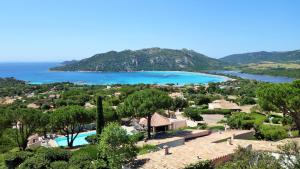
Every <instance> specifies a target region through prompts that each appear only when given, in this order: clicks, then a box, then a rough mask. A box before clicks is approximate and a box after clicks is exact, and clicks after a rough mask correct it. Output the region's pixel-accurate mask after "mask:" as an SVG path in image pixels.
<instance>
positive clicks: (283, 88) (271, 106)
mask: <svg viewBox="0 0 300 169" xmlns="http://www.w3.org/2000/svg"><path fill="white" fill-rule="evenodd" d="M257 95H258V98H259V102H258V103H259V105H260V106H261V107H262V108H263V109H264V110H266V111H276V112H281V113H283V115H284V116H290V117H291V118H292V119H293V122H294V123H295V126H296V128H297V129H298V130H300V118H299V117H300V116H299V113H300V106H299V105H300V81H294V82H293V83H284V84H264V85H262V86H261V87H260V88H259V89H258V90H257Z"/></svg>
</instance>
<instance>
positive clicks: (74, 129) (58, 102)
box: [0, 79, 300, 169]
mask: <svg viewBox="0 0 300 169" xmlns="http://www.w3.org/2000/svg"><path fill="white" fill-rule="evenodd" d="M0 83H1V80H0ZM299 86H300V85H299V81H295V82H294V83H291V84H267V83H261V82H256V81H250V80H243V79H237V80H235V81H227V82H222V83H210V84H209V85H208V86H207V87H205V86H203V85H186V86H174V85H166V86H157V85H144V84H139V85H112V86H110V87H106V86H100V85H95V86H93V85H91V86H87V85H74V84H70V83H56V84H47V85H30V84H26V83H23V82H22V81H17V80H15V79H4V80H3V79H2V86H1V85H0V90H1V91H2V90H3V91H4V90H5V89H8V90H7V91H10V92H7V93H5V94H3V95H1V94H2V93H1V94H0V99H4V100H5V99H6V98H5V97H7V98H9V99H14V101H13V102H11V103H9V104H1V103H2V102H1V103H0V122H1V125H0V154H1V155H0V168H5V165H6V166H9V165H11V166H15V167H18V168H68V169H71V168H72V169H74V168H86V169H91V168H120V166H129V165H131V162H133V159H134V158H135V157H136V155H138V154H144V153H149V152H152V151H156V150H157V149H158V148H157V147H156V146H153V145H145V146H143V147H136V146H135V145H136V142H137V141H142V140H144V137H145V135H149V133H148V132H147V133H146V131H143V132H138V133H136V134H134V135H127V133H126V131H125V130H124V129H123V128H121V127H120V124H122V125H124V124H126V125H127V124H130V123H131V122H133V120H132V119H134V120H135V119H137V120H138V119H139V118H141V117H149V116H150V117H151V115H152V114H153V113H154V112H159V113H160V114H162V115H164V116H170V117H171V116H174V111H177V110H178V109H179V110H182V111H184V115H185V116H187V117H189V118H191V119H194V120H202V115H203V114H223V115H225V119H224V120H223V122H225V123H227V124H228V125H229V126H230V127H231V128H236V129H251V128H254V129H255V137H256V138H255V139H264V140H280V139H283V138H286V137H288V134H287V133H288V131H289V130H291V133H292V135H293V136H298V135H299V131H298V130H295V128H298V127H297V123H298V121H299V118H298V117H299V112H300V111H299V107H300V106H299V105H300V104H299V103H298V102H299V100H300V99H299V93H300V92H299V90H300V89H299ZM19 89H21V90H20V91H21V92H13V91H18V90H19ZM256 90H257V92H256ZM174 92H176V93H182V95H183V96H184V98H171V97H170V96H169V94H171V93H174ZM97 96H102V103H103V104H102V109H100V110H99V109H97V107H96V106H97V105H98V104H99V103H100V101H99V100H97ZM256 98H258V100H257V99H256ZM216 99H226V100H230V101H234V102H236V103H238V104H240V105H243V104H254V103H256V100H257V103H258V104H259V105H257V106H256V107H255V109H253V110H252V113H243V112H231V111H230V110H209V109H208V105H207V104H208V103H209V102H211V101H213V100H216ZM31 103H34V104H37V105H39V107H36V108H35V109H32V108H27V105H29V104H31ZM189 106H191V107H189ZM100 107H101V106H98V108H100ZM97 111H98V112H100V113H101V112H103V114H101V115H100V116H98V117H99V118H98V119H100V120H104V121H105V122H106V123H105V124H106V126H105V127H104V129H103V130H102V133H101V134H100V135H93V136H89V137H87V138H86V140H87V141H88V142H89V143H91V144H90V145H85V146H79V147H76V148H72V146H73V141H74V139H75V138H76V136H77V134H78V133H79V132H81V131H84V128H83V126H88V127H87V128H85V129H87V130H90V129H91V128H92V129H95V126H92V125H90V123H95V122H96V119H97V118H96V117H97ZM282 114H283V115H282ZM148 119H150V118H148ZM270 119H272V120H270ZM111 122H113V123H111ZM272 123H273V124H272ZM16 124H18V126H19V127H21V129H16V128H15V126H16ZM148 124H150V123H148ZM103 125H104V123H101V125H100V126H103ZM98 126H99V125H98ZM148 128H149V127H148ZM191 129H209V130H213V131H219V130H224V126H221V125H220V126H210V125H208V126H207V125H206V124H204V125H203V126H197V127H193V128H189V127H187V128H182V129H178V130H174V131H169V132H166V133H165V134H166V136H170V137H172V136H175V135H176V134H179V133H180V132H189V131H191ZM49 133H51V134H52V133H55V134H62V135H65V136H68V137H69V139H68V140H69V141H68V144H69V145H68V147H61V148H55V149H53V148H42V147H39V148H31V147H29V148H28V147H27V144H25V142H27V138H28V137H29V136H30V135H33V134H38V135H39V136H44V137H47V136H48V134H49ZM224 141H226V139H224ZM25 145H26V146H25ZM19 147H20V148H19ZM290 147H292V148H295V146H290ZM69 149H71V151H70V150H69ZM285 149H286V150H285V151H290V152H292V150H291V148H287V147H285ZM295 149H296V148H295ZM282 153H283V154H284V153H285V152H284V151H282ZM292 153H294V154H296V155H297V152H294V151H293V152H292ZM239 155H240V156H241V157H240V158H238V157H237V156H234V160H232V161H230V162H229V163H227V164H224V165H221V166H223V167H226V166H227V168H230V167H237V168H239V167H240V168H247V167H243V166H244V165H245V164H246V163H245V162H246V161H247V160H252V159H257V160H258V163H257V164H253V166H254V168H255V167H262V168H264V165H265V163H264V162H263V161H264V160H266V161H267V162H268V160H272V158H269V157H268V156H265V155H267V154H265V153H262V154H261V152H259V153H258V152H253V151H249V152H248V151H246V153H241V154H239ZM255 157H257V158H255ZM251 162H252V161H251ZM267 162H266V163H267ZM277 162H278V161H274V162H268V163H270V164H271V165H273V164H275V163H277ZM251 164H252V163H251ZM203 166H206V167H208V166H210V162H207V163H206V162H200V163H197V164H193V165H189V166H188V167H190V168H201V167H203ZM210 167H211V166H210Z"/></svg>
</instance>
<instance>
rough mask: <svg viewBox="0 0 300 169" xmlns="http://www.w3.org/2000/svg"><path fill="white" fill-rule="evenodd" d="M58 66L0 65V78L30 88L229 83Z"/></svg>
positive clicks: (206, 76)
mask: <svg viewBox="0 0 300 169" xmlns="http://www.w3.org/2000/svg"><path fill="white" fill-rule="evenodd" d="M58 64H59V63H0V77H14V78H16V79H19V80H24V81H26V82H28V83H31V84H47V83H55V82H72V83H77V84H89V85H93V84H100V85H109V84H139V83H144V84H168V83H173V84H176V85H185V84H198V83H199V84H207V83H210V82H222V81H225V80H228V78H226V77H223V76H215V75H209V74H202V73H193V72H181V71H139V72H54V71H49V68H51V67H55V66H57V65H58Z"/></svg>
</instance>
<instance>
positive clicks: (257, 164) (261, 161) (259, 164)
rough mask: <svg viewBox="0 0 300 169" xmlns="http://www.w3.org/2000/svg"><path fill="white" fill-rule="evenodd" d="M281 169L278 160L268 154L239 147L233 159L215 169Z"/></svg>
mask: <svg viewBox="0 0 300 169" xmlns="http://www.w3.org/2000/svg"><path fill="white" fill-rule="evenodd" d="M233 168H234V169H270V168H272V169H283V168H282V167H281V164H280V162H279V160H277V159H276V158H275V157H273V156H272V155H270V154H268V153H263V152H256V151H251V150H249V149H247V148H241V147H239V148H238V149H237V150H236V152H235V154H234V155H233V159H232V160H231V161H230V162H227V163H225V164H224V165H221V166H218V167H217V169H233Z"/></svg>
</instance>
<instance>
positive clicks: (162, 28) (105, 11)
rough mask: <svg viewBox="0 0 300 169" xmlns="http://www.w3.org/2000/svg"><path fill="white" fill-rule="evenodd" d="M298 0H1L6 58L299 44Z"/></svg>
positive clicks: (0, 39)
mask: <svg viewBox="0 0 300 169" xmlns="http://www.w3.org/2000/svg"><path fill="white" fill-rule="evenodd" d="M299 9H300V1H298V0H106V1H104V0H103V1H102V0H81V1H79V0H42V1H41V0H26V1H23V0H19V1H17V0H6V1H2V0H1V5H0V62H7V61H63V60H71V59H82V58H86V57H90V56H92V55H93V54H96V53H101V52H107V51H110V50H117V51H120V50H124V49H141V48H149V47H162V48H174V49H181V48H188V49H193V50H195V51H197V52H200V53H203V54H205V55H207V56H210V57H215V58H219V57H222V56H226V55H229V54H233V53H243V52H253V51H261V50H266V51H285V50H296V49H300V19H299V16H300V10H299Z"/></svg>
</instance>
